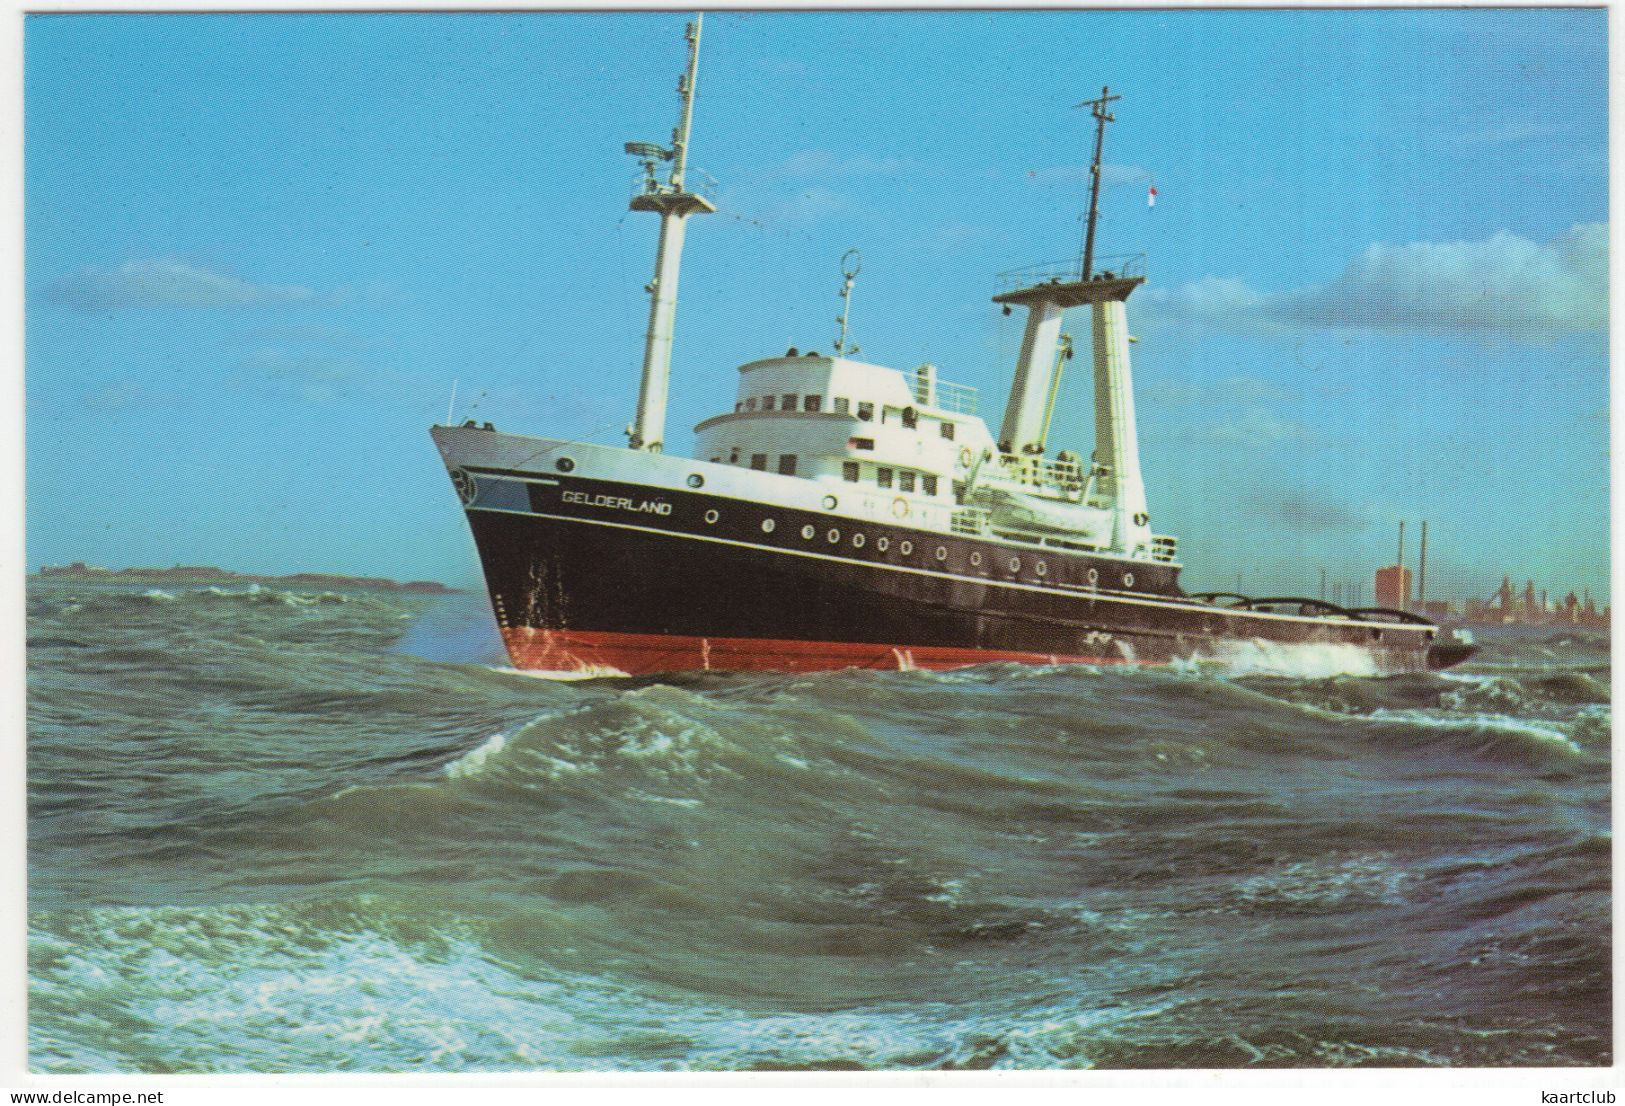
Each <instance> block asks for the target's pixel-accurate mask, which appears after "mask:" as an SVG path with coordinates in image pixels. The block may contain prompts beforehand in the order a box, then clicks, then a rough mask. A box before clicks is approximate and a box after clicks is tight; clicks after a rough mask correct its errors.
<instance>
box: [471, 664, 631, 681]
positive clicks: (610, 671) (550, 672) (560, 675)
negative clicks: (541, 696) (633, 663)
mask: <svg viewBox="0 0 1625 1106" xmlns="http://www.w3.org/2000/svg"><path fill="white" fill-rule="evenodd" d="M486 669H487V670H488V671H491V672H500V673H502V675H504V676H528V677H530V678H531V679H533V680H559V681H563V682H565V683H569V682H571V681H574V680H605V679H615V678H618V677H625V676H627V675H629V673H626V672H622V671H621V670H620V669H619V668H611V667H610V666H608V665H603V664H584V665H582V666H581V667H580V668H572V669H562V668H561V669H541V668H513V667H510V666H507V665H486Z"/></svg>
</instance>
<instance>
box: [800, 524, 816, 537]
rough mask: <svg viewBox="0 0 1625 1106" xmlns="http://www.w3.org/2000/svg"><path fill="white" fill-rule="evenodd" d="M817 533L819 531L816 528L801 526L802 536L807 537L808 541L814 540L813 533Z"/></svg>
mask: <svg viewBox="0 0 1625 1106" xmlns="http://www.w3.org/2000/svg"><path fill="white" fill-rule="evenodd" d="M816 533H818V531H817V530H814V529H813V528H812V527H811V526H803V527H802V528H801V536H802V537H804V538H806V539H807V540H808V541H812V540H813V535H814V534H816Z"/></svg>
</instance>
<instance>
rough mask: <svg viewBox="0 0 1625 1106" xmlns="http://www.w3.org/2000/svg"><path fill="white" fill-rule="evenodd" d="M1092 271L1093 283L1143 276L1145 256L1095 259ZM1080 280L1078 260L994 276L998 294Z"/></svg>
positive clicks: (1047, 264) (1080, 271) (1041, 263)
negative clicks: (1102, 280)
mask: <svg viewBox="0 0 1625 1106" xmlns="http://www.w3.org/2000/svg"><path fill="white" fill-rule="evenodd" d="M1094 270H1095V271H1094V276H1095V279H1097V280H1099V279H1102V278H1104V279H1108V280H1109V279H1111V278H1112V277H1143V276H1145V254H1143V253H1123V254H1115V255H1113V256H1111V257H1097V258H1095V264H1094ZM1082 279H1083V259H1082V258H1078V257H1073V258H1069V259H1067V260H1065V261H1040V262H1039V263H1038V264H1036V265H1024V266H1022V267H1021V268H1019V269H1010V270H1008V271H1006V272H1002V273H1000V274H999V276H998V282H999V291H1000V292H1001V293H1002V292H1014V291H1017V290H1018V289H1021V288H1032V287H1035V286H1036V285H1039V284H1076V283H1078V282H1079V281H1081V280H1082Z"/></svg>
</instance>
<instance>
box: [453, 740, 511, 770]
mask: <svg viewBox="0 0 1625 1106" xmlns="http://www.w3.org/2000/svg"><path fill="white" fill-rule="evenodd" d="M507 744H508V738H507V737H506V736H505V735H504V734H500V733H494V734H492V735H491V736H490V737H488V738H486V739H485V742H484V743H483V744H481V745H480V746H479V747H478V748H475V749H470V750H469V751H468V752H466V753H464V754H463V755H462V756H460V757H458V758H457V759H456V760H454V761H452V762H451V763H450V764H448V765H446V777H447V778H448V779H453V780H461V779H466V778H468V777H469V776H477V775H479V774H480V773H481V772H483V771H485V762H486V761H487V760H489V759H491V758H492V757H494V756H496V755H497V754H498V753H500V752H502V750H503V748H504V747H505V746H506V745H507Z"/></svg>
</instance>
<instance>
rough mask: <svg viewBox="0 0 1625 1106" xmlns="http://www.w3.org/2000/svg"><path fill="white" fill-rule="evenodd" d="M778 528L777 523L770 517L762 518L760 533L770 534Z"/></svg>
mask: <svg viewBox="0 0 1625 1106" xmlns="http://www.w3.org/2000/svg"><path fill="white" fill-rule="evenodd" d="M778 528H779V524H778V523H776V522H774V521H773V520H772V519H770V518H764V519H763V520H762V533H764V534H771V533H772V532H773V531H774V530H777V529H778Z"/></svg>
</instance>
